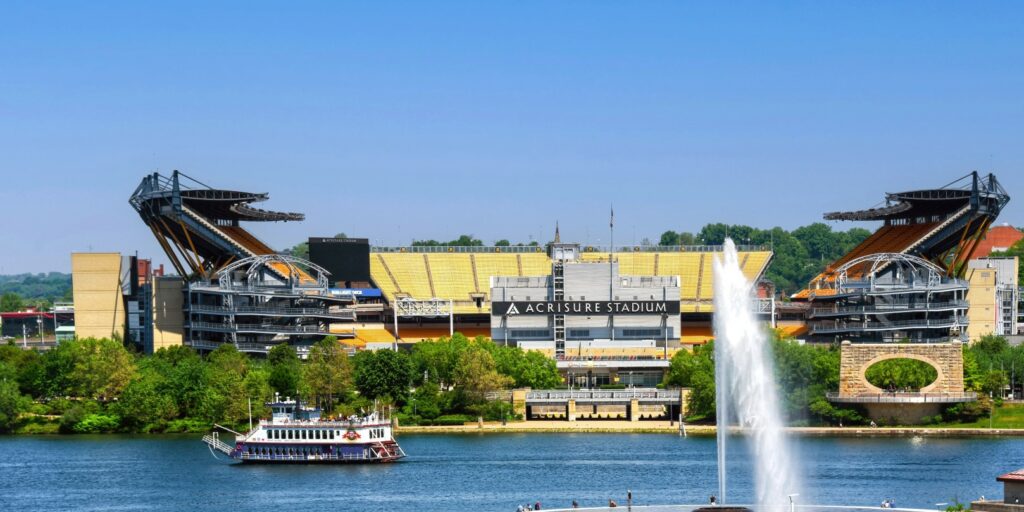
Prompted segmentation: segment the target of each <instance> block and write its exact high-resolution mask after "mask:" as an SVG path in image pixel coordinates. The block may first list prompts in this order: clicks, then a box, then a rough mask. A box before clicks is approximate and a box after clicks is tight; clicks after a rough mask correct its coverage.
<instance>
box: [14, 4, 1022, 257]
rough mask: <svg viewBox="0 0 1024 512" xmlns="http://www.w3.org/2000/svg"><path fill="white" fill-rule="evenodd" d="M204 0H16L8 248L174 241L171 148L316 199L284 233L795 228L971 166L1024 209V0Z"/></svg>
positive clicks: (299, 236) (174, 160)
mask: <svg viewBox="0 0 1024 512" xmlns="http://www.w3.org/2000/svg"><path fill="white" fill-rule="evenodd" d="M207 3H212V2H197V3H194V4H187V3H178V2H123V3H115V2H75V3H70V2H69V3H66V4H65V3H61V2H34V1H28V2H20V1H6V2H3V3H2V4H0V177H2V179H0V205H2V208H3V212H4V216H3V221H2V223H0V273H7V274H9V273H17V272H27V271H31V272H41V271H50V270H59V271H68V270H69V268H70V256H69V253H70V252H71V251H85V250H96V251H101V250H103V251H121V252H134V251H136V250H137V251H138V252H139V254H140V255H143V256H151V257H154V259H156V260H157V261H165V259H166V258H165V257H164V256H163V254H162V253H161V252H160V249H159V246H158V245H157V244H156V242H155V241H154V240H153V238H152V235H151V234H150V232H149V231H148V230H147V229H146V227H145V226H144V225H143V224H142V222H141V221H140V220H139V219H138V218H137V216H136V215H135V213H134V211H133V210H132V209H131V207H130V206H129V205H128V203H127V199H128V196H129V195H130V194H131V192H132V191H133V190H134V188H135V186H136V185H137V184H138V182H139V180H140V179H141V178H142V176H143V175H144V174H146V173H148V172H152V171H160V172H169V171H171V170H172V169H180V170H182V171H183V172H186V173H188V174H190V175H192V176H194V177H196V178H199V179H200V180H203V181H205V182H207V183H209V184H211V185H214V186H220V187H224V188H236V189H242V190H250V191H259V192H270V194H271V200H270V201H269V202H267V203H263V206H264V207H266V208H271V209H280V210H287V211H301V212H304V213H306V214H307V220H306V221H305V222H301V223H286V224H261V225H253V226H252V230H253V231H254V232H255V233H256V234H257V235H258V236H260V237H262V238H264V239H265V241H267V242H268V243H269V244H270V245H271V246H273V247H277V248H284V247H287V246H290V245H293V244H294V243H296V242H298V241H301V240H303V239H305V238H306V237H307V236H310V235H314V236H322V235H333V234H334V233H337V232H339V231H344V232H346V233H347V234H349V235H350V236H364V237H367V238H370V239H371V240H372V241H373V243H378V244H389V245H392V244H408V243H409V242H410V241H411V240H412V239H413V238H436V239H451V238H454V237H456V236H458V235H459V234H461V233H472V234H474V235H476V236H477V237H479V238H482V239H483V240H485V241H487V242H492V241H494V240H496V239H499V238H509V239H511V240H512V241H514V242H515V241H528V240H529V239H530V237H531V236H532V237H534V238H537V237H543V238H544V239H547V237H549V236H550V234H551V232H552V231H553V225H554V222H555V220H556V219H558V220H559V221H560V222H561V228H562V235H563V239H569V240H576V241H581V242H590V243H607V215H608V205H609V204H610V203H613V202H614V204H615V216H616V225H617V230H616V240H617V241H621V242H627V243H628V242H631V241H633V240H634V239H635V240H636V241H637V242H639V241H640V239H641V238H643V237H645V236H646V237H651V238H656V237H657V236H658V234H659V233H661V232H662V231H664V230H666V229H675V230H697V229H699V228H700V226H702V225H703V224H705V223H708V222H729V223H743V224H750V225H755V226H759V227H771V226H775V225H778V226H782V227H785V228H793V227H796V226H800V225H804V224H808V223H811V222H815V221H817V220H820V219H821V214H822V212H824V211H829V210H835V209H856V208H861V207H868V206H872V205H874V204H876V203H878V202H879V201H880V200H881V199H882V198H883V193H884V192H886V191H899V190H904V189H914V188H926V187H932V186H940V185H943V184H945V183H947V182H949V181H951V180H953V179H955V178H957V177H959V176H962V175H964V174H966V173H968V172H969V171H971V170H974V169H978V170H980V171H984V172H994V173H996V175H997V176H998V177H999V178H1000V180H1001V181H1002V182H1003V183H1004V185H1005V186H1006V187H1007V189H1008V190H1009V192H1010V194H1011V195H1014V196H1016V197H1017V199H1015V200H1014V201H1011V203H1010V205H1009V206H1008V207H1007V209H1006V210H1005V211H1004V214H1003V216H1002V218H1001V219H1000V222H1004V221H1005V222H1010V223H1012V224H1014V225H1021V224H1024V123H1022V121H1024V22H1022V20H1024V3H1020V2H1006V3H1000V2H917V3H913V2H847V3H844V4H841V3H838V2H797V3H783V4H774V5H769V4H768V3H767V2H749V3H741V2H710V3H706V4H695V3H689V2H680V1H672V2H654V1H644V2H621V1H619V2H604V1H582V0H578V1H552V0H548V1H537V2H530V1H508V2H464V3H461V2H460V3H454V2H425V1H416V2H398V3H395V2H383V1H371V2H358V3H347V2H324V3H305V2H277V3H276V4H272V3H260V2H253V1H245V2H237V3H233V4H232V3H227V2H216V3H217V4H218V7H217V8H215V9H211V8H208V7H206V6H205V4H207ZM172 4H174V5H172ZM854 225H856V224H852V223H846V224H837V225H836V226H837V227H840V228H843V229H846V228H848V227H852V226H854ZM865 227H871V226H870V225H869V226H865ZM634 233H635V234H634Z"/></svg>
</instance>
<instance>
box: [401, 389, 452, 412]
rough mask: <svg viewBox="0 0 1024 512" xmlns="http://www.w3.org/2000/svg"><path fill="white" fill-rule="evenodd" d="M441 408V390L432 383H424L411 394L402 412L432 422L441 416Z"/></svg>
mask: <svg viewBox="0 0 1024 512" xmlns="http://www.w3.org/2000/svg"><path fill="white" fill-rule="evenodd" d="M441 407H442V398H441V388H439V387H437V384H434V383H433V382H425V383H423V384H421V385H420V386H419V387H418V388H416V391H414V392H413V394H412V397H411V398H410V399H409V402H408V403H407V404H406V406H405V408H403V412H405V413H406V414H409V415H415V416H419V417H421V418H425V419H428V420H432V419H434V418H436V417H438V416H440V415H441Z"/></svg>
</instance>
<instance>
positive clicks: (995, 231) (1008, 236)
mask: <svg viewBox="0 0 1024 512" xmlns="http://www.w3.org/2000/svg"><path fill="white" fill-rule="evenodd" d="M1022 238H1024V233H1021V232H1020V230H1019V229H1017V228H1015V227H1013V226H1011V225H1009V224H1003V225H1002V226H996V227H994V228H992V229H989V230H988V233H985V238H983V239H982V240H981V242H979V243H978V247H976V248H975V249H974V252H973V253H971V259H972V260H973V259H976V258H985V257H987V256H988V255H989V254H991V253H992V252H993V251H1005V250H1006V249H1009V248H1010V246H1012V245H1013V244H1015V243H1017V242H1019V241H1020V239H1022Z"/></svg>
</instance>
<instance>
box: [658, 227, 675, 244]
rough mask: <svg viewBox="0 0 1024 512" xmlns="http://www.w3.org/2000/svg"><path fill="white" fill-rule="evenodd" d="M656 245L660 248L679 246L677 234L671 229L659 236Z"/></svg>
mask: <svg viewBox="0 0 1024 512" xmlns="http://www.w3.org/2000/svg"><path fill="white" fill-rule="evenodd" d="M658 245H661V246H673V245H679V233H676V232H675V231H672V230H671V229H670V230H668V231H665V232H664V233H662V234H661V238H660V239H659V240H658Z"/></svg>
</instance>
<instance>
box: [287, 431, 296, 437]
mask: <svg viewBox="0 0 1024 512" xmlns="http://www.w3.org/2000/svg"><path fill="white" fill-rule="evenodd" d="M288 439H295V432H294V431H292V430H289V431H288Z"/></svg>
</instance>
